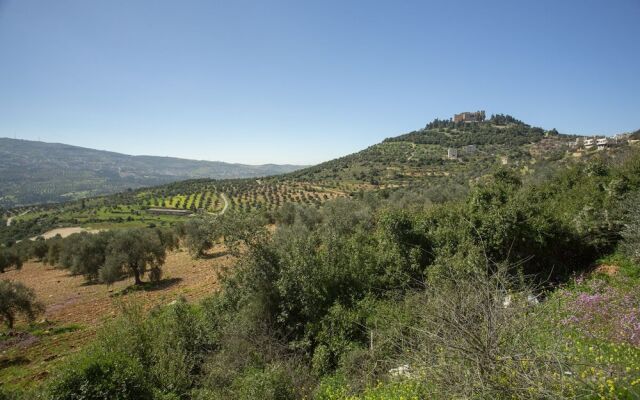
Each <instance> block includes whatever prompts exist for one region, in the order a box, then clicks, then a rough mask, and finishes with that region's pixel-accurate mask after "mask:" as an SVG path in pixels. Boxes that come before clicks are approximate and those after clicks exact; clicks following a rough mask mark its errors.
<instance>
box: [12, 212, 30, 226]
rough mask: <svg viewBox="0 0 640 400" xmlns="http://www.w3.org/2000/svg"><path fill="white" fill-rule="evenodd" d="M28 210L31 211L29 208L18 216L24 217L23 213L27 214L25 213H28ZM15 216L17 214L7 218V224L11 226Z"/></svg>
mask: <svg viewBox="0 0 640 400" xmlns="http://www.w3.org/2000/svg"><path fill="white" fill-rule="evenodd" d="M28 212H29V210H27V211H25V212H23V213H22V214H20V215H18V217H22V216H23V215H25V214H26V213H28ZM15 217H16V216H13V217H9V218H7V226H11V222H13V219H14V218H15Z"/></svg>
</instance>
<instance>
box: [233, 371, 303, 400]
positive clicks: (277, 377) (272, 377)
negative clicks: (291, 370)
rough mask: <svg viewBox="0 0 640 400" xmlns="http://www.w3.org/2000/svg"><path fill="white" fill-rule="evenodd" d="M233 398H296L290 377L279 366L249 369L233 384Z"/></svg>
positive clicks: (288, 399) (251, 399)
mask: <svg viewBox="0 0 640 400" xmlns="http://www.w3.org/2000/svg"><path fill="white" fill-rule="evenodd" d="M233 386H234V393H235V396H234V398H236V399H238V400H253V399H265V400H292V399H295V398H296V395H295V389H294V387H293V382H292V381H291V378H290V376H289V375H288V374H287V373H286V371H284V369H283V367H282V366H280V365H269V366H267V367H266V368H265V369H249V370H248V371H247V372H245V374H244V375H242V376H241V377H239V378H238V379H237V380H236V381H235V382H234V383H233Z"/></svg>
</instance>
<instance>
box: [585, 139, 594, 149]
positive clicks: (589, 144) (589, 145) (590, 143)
mask: <svg viewBox="0 0 640 400" xmlns="http://www.w3.org/2000/svg"><path fill="white" fill-rule="evenodd" d="M582 143H583V144H584V148H585V149H587V150H588V149H590V148H592V147H593V145H594V144H595V143H596V141H595V139H592V138H589V139H585V140H584V142H582Z"/></svg>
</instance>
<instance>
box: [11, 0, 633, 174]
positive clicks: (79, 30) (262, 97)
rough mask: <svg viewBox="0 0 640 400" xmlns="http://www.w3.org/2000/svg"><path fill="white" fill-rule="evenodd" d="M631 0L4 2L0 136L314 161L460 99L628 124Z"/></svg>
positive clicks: (429, 116)
mask: <svg viewBox="0 0 640 400" xmlns="http://www.w3.org/2000/svg"><path fill="white" fill-rule="evenodd" d="M638 21H640V0H610V1H606V0H599V1H595V0H563V1H557V0H536V1H517V0H504V1H494V0H487V1H475V0H468V1H462V0H461V1H451V0H448V1H409V0H406V1H404V0H395V1H374V0H366V1H357V0H335V1H334V0H324V1H300V0H292V1H278V0H273V1H245V0H233V1H216V0H206V1H205V0H202V1H200V0H182V1H175V0H171V1H164V0H147V1H145V0H135V1H130V0H92V1H86V0H55V1H51V0H41V1H36V0H0V137H3V136H4V137H12V138H13V137H16V138H20V139H30V140H42V141H46V142H58V143H67V144H73V145H78V146H84V147H90V148H96V149H103V150H111V151H117V152H121V153H126V154H136V155H137V154H148V155H159V156H175V157H183V158H191V159H203V160H220V161H227V162H241V163H247V164H262V163H292V164H314V163H318V162H321V161H325V160H329V159H332V158H335V157H339V156H342V155H346V154H349V153H352V152H355V151H358V150H361V149H363V148H366V147H368V146H370V145H372V144H375V143H377V142H379V141H381V140H382V139H384V138H386V137H391V136H397V135H399V134H402V133H405V132H409V131H411V130H414V129H419V128H421V127H424V125H425V124H426V123H428V122H429V121H431V120H433V119H434V118H450V117H451V116H452V115H453V114H454V113H457V112H461V111H475V110H486V112H487V114H492V113H505V114H511V115H513V116H515V117H516V118H518V119H520V120H523V121H525V122H527V123H529V124H531V125H535V126H541V127H543V128H545V129H551V128H556V129H558V130H559V131H560V132H563V133H574V134H606V135H611V134H615V133H619V132H624V131H634V130H636V129H640V23H638Z"/></svg>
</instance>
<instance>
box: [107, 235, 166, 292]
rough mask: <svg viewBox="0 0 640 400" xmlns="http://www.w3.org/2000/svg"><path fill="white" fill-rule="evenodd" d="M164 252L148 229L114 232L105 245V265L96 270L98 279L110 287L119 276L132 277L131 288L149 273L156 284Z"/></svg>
mask: <svg viewBox="0 0 640 400" xmlns="http://www.w3.org/2000/svg"><path fill="white" fill-rule="evenodd" d="M166 254H167V253H166V248H165V246H164V245H163V243H162V241H161V240H160V236H159V235H158V233H157V232H156V231H154V230H151V229H140V228H139V229H128V230H121V231H117V232H115V233H114V234H113V237H112V238H111V240H110V241H109V244H108V246H107V250H106V257H105V264H104V266H103V267H102V268H101V269H100V279H101V280H102V281H103V282H106V283H112V282H115V281H116V280H118V279H120V278H121V277H122V275H124V274H129V275H133V277H134V279H135V284H136V285H140V284H141V283H142V280H141V278H142V277H143V276H144V274H145V273H146V272H147V271H149V275H150V279H151V280H152V281H158V280H160V278H161V276H162V269H161V268H162V265H163V264H164V262H165V258H166Z"/></svg>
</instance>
